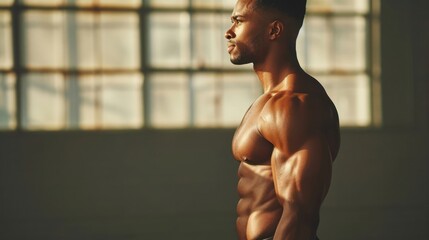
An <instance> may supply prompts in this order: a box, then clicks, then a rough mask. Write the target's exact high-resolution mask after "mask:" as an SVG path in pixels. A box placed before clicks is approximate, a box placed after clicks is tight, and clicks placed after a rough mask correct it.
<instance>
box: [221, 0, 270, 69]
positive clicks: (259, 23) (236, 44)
mask: <svg viewBox="0 0 429 240" xmlns="http://www.w3.org/2000/svg"><path fill="white" fill-rule="evenodd" d="M252 5H253V1H251V0H238V1H237V3H236V5H235V8H234V10H233V13H232V16H231V22H232V25H231V27H230V28H229V29H228V31H227V32H226V33H225V38H227V39H228V53H229V54H230V60H231V62H232V63H233V64H247V63H252V62H253V63H255V62H256V61H258V60H259V59H261V56H263V52H262V51H261V50H263V49H265V44H266V43H264V36H266V34H267V33H266V28H265V26H266V20H265V19H263V18H262V17H261V13H259V12H257V11H258V10H257V9H254V8H253V7H252Z"/></svg>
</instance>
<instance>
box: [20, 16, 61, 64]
mask: <svg viewBox="0 0 429 240" xmlns="http://www.w3.org/2000/svg"><path fill="white" fill-rule="evenodd" d="M23 37H24V38H23V43H24V46H23V50H24V62H25V65H26V66H28V67H48V68H55V67H57V68H60V67H63V66H65V63H66V62H65V59H66V58H65V54H66V53H65V50H66V49H67V48H66V46H67V44H66V43H65V40H66V38H65V31H64V13H62V12H59V11H27V12H25V13H24V36H23Z"/></svg>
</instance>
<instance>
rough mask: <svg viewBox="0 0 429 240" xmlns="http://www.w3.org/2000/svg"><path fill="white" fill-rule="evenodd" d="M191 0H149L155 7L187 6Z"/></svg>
mask: <svg viewBox="0 0 429 240" xmlns="http://www.w3.org/2000/svg"><path fill="white" fill-rule="evenodd" d="M188 2H189V0H149V4H150V5H151V6H153V7H187V6H188Z"/></svg>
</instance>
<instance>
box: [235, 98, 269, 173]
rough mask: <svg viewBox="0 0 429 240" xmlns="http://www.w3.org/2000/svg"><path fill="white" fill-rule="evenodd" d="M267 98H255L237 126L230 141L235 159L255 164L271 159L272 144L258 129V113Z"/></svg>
mask: <svg viewBox="0 0 429 240" xmlns="http://www.w3.org/2000/svg"><path fill="white" fill-rule="evenodd" d="M268 99H269V96H262V97H260V98H259V99H257V100H256V101H255V102H254V103H253V105H252V106H251V107H250V108H249V110H248V111H247V113H246V114H245V116H244V118H243V120H242V122H241V124H240V126H239V127H238V128H237V130H236V132H235V135H234V138H233V141H232V151H233V155H234V157H235V159H237V160H239V161H247V162H249V163H255V164H257V163H259V164H261V163H266V162H267V161H269V160H270V159H271V153H272V151H273V145H272V144H271V143H270V142H268V141H267V140H266V139H265V138H264V137H263V136H262V135H261V134H260V132H259V130H258V121H259V117H260V113H261V111H262V109H263V108H264V105H265V103H266V102H267V101H268Z"/></svg>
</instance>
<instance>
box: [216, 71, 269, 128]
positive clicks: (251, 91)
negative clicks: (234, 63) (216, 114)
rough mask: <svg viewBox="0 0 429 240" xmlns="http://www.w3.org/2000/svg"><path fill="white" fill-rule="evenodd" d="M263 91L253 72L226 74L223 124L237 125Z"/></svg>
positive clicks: (223, 89)
mask: <svg viewBox="0 0 429 240" xmlns="http://www.w3.org/2000/svg"><path fill="white" fill-rule="evenodd" d="M261 93H262V90H261V86H260V84H259V80H258V79H257V77H256V75H255V74H253V73H244V74H243V73H238V74H237V73H236V74H234V73H231V74H224V76H223V78H222V102H221V105H222V113H221V118H222V125H223V126H236V125H238V124H239V123H240V122H241V119H242V118H243V116H244V114H245V112H246V110H247V109H248V108H249V107H250V105H251V104H252V103H253V101H255V100H256V98H257V97H258V96H259V95H260V94H261Z"/></svg>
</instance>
